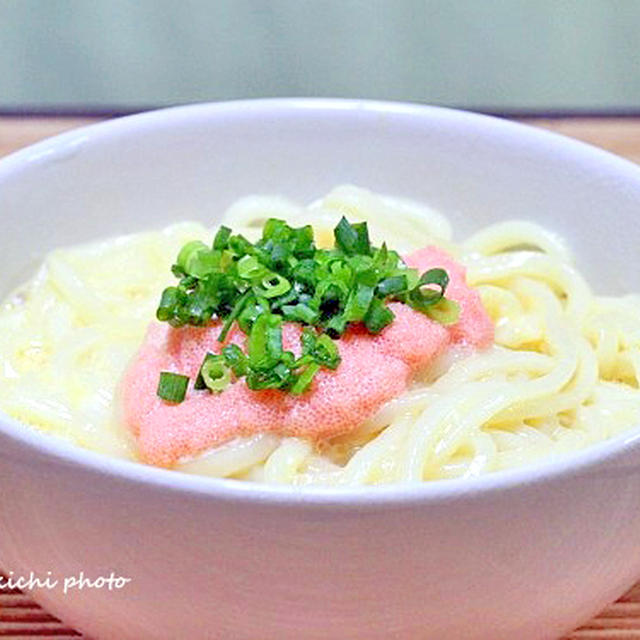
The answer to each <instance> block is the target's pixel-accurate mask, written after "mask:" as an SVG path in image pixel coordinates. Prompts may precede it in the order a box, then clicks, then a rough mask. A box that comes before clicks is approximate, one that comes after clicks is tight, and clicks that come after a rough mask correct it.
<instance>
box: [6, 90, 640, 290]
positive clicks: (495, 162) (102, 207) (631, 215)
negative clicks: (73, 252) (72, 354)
mask: <svg viewBox="0 0 640 640" xmlns="http://www.w3.org/2000/svg"><path fill="white" fill-rule="evenodd" d="M347 182H350V183H354V184H357V185H359V186H363V187H367V188H369V189H371V190H373V191H379V192H382V193H389V194H394V195H401V196H405V197H409V198H414V199H417V200H419V201H423V202H425V203H428V204H430V205H431V206H433V207H435V208H438V209H440V210H441V211H442V212H444V213H445V214H446V215H448V216H449V217H450V219H451V221H452V222H453V225H454V230H455V234H456V237H457V238H459V239H461V238H464V237H465V236H466V235H467V234H469V233H470V232H472V231H474V230H475V229H478V228H480V227H482V226H483V225H486V224H489V223H491V222H495V221H498V220H504V219H510V218H526V219H530V220H534V221H537V222H540V223H542V224H544V225H546V226H548V227H549V228H551V229H555V230H557V231H558V232H559V233H561V234H562V235H563V236H564V237H565V238H566V239H567V240H568V241H569V243H570V245H571V246H572V248H573V249H574V251H575V253H576V255H577V258H578V266H579V267H580V269H581V270H582V271H583V272H584V273H585V275H586V276H587V277H588V278H589V280H590V282H592V283H593V284H594V286H595V287H596V289H597V290H600V291H602V292H607V293H617V294H620V293H624V292H627V291H631V290H633V289H634V288H636V289H637V288H638V282H637V280H638V278H637V274H638V273H640V252H639V251H638V250H637V247H638V246H639V240H640V230H639V227H638V221H639V220H640V170H639V169H637V168H636V167H634V166H633V165H631V164H630V163H627V162H625V161H623V160H620V159H618V158H616V157H614V156H612V155H609V154H606V153H604V152H601V151H598V150H596V149H593V148H591V147H588V146H586V145H583V144H580V143H577V142H573V141H570V140H568V139H565V138H562V137H560V136H557V135H554V134H549V133H546V132H541V131H538V130H535V129H533V128H529V127H525V126H522V125H517V124H513V123H509V122H505V121H500V120H497V119H494V118H488V117H484V116H478V115H474V114H469V113H465V112H459V111H452V110H447V109H440V108H429V107H422V106H414V105H402V104H390V103H375V102H362V101H343V100H262V101H249V102H236V103H221V104H213V105H196V106H191V107H179V108H175V109H168V110H162V111H157V112H152V113H149V114H143V115H140V116H133V117H129V118H123V119H120V120H116V121H111V122H107V123H105V124H99V125H96V126H93V127H89V128H84V129H79V130H76V131H73V132H71V133H68V134H65V135H62V136H59V137H57V138H53V139H51V140H48V141H45V142H43V143H40V144H38V145H35V146H33V147H30V148H28V149H26V150H23V151H21V152H19V153H17V154H14V155H13V156H11V157H9V158H7V159H5V160H3V161H2V162H0V211H2V220H3V233H2V239H1V240H0V244H1V246H2V256H3V257H2V263H3V265H2V266H3V277H2V279H1V282H0V293H3V294H4V293H6V291H7V290H9V289H11V288H12V287H14V286H15V285H17V284H18V283H20V282H22V281H24V280H25V279H26V278H27V277H28V276H29V272H30V270H32V269H33V267H34V265H35V264H37V262H38V261H39V260H40V259H41V258H42V256H43V255H44V254H45V253H46V252H48V251H49V250H51V249H53V248H55V247H58V246H63V245H69V244H73V243H77V242H81V241H86V240H89V239H94V238H100V237H105V236H111V235H114V234H121V233H127V232H132V231H136V230H142V229H148V228H154V227H155V228H157V227H160V226H162V225H164V224H166V223H169V222H172V221H176V220H179V219H197V220H201V221H203V222H205V223H207V224H209V225H211V224H213V223H215V222H216V221H217V220H218V219H219V217H220V215H221V213H222V212H223V211H224V209H225V208H226V207H227V206H228V205H229V204H230V203H232V202H233V201H234V200H235V199H237V198H238V197H241V196H243V195H248V194H252V193H268V194H281V195H285V196H288V197H291V198H294V199H297V200H300V201H303V202H304V201H309V200H311V199H313V198H316V197H318V196H320V195H322V194H324V193H325V192H327V191H328V190H329V189H330V188H331V187H333V186H335V185H337V184H341V183H347ZM634 274H635V278H634Z"/></svg>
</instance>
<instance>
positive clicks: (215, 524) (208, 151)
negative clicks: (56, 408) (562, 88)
mask: <svg viewBox="0 0 640 640" xmlns="http://www.w3.org/2000/svg"><path fill="white" fill-rule="evenodd" d="M344 182H352V183H355V184H358V185H362V186H366V187H368V188H371V189H373V190H375V191H380V192H386V193H390V194H398V195H402V196H406V197H410V198H415V199H417V200H421V201H424V202H427V203H430V204H431V205H433V206H435V207H438V208H440V209H441V210H443V211H444V212H446V213H447V214H448V215H449V216H450V217H451V218H452V220H453V223H454V228H455V229H456V231H457V234H458V236H459V237H462V236H464V235H465V234H467V233H468V232H470V231H472V230H474V229H476V228H478V227H480V226H482V225H485V224H487V223H490V222H494V221H496V220H500V219H505V218H513V217H518V218H529V219H532V220H536V221H538V222H541V223H542V224H545V225H548V226H549V227H551V228H554V229H556V230H557V231H559V232H560V233H562V234H564V236H565V237H566V238H568V240H569V241H570V243H571V244H572V246H573V248H574V250H575V251H576V252H577V254H578V256H579V266H580V268H581V269H582V270H583V271H584V272H585V273H586V275H587V276H588V277H589V278H590V280H591V281H592V282H593V283H594V284H595V285H596V287H600V288H601V289H603V290H607V291H613V292H616V293H622V292H625V291H628V290H632V289H635V290H638V289H639V288H640V287H639V284H640V283H639V279H638V274H639V273H640V250H639V248H638V247H640V230H639V226H638V223H639V221H640V170H638V169H637V168H636V167H634V166H632V165H631V164H629V163H627V162H624V161H622V160H620V159H617V158H615V157H613V156H611V155H609V154H606V153H604V152H601V151H598V150H596V149H593V148H590V147H588V146H586V145H582V144H579V143H576V142H573V141H570V140H567V139H564V138H562V137H559V136H555V135H552V134H549V133H543V132H541V131H538V130H534V129H531V128H527V127H524V126H521V125H517V124H511V123H508V122H504V121H500V120H496V119H492V118H487V117H482V116H478V115H472V114H469V113H463V112H456V111H450V110H445V109H437V108H427V107H420V106H412V105H401V104H385V103H375V102H359V101H356V102H353V101H341V100H264V101H255V102H236V103H226V104H225V103H223V104H213V105H202V106H191V107H181V108H176V109H168V110H163V111H157V112H153V113H149V114H144V115H140V116H134V117H130V118H124V119H121V120H115V121H111V122H107V123H105V124H99V125H96V126H92V127H88V128H84V129H78V130H76V131H73V132H71V133H68V134H65V135H62V136H59V137H57V138H54V139H52V140H49V141H46V142H43V143H40V144H37V145H35V146H33V147H30V148H28V149H26V150H24V151H21V152H19V153H17V154H14V155H13V156H11V157H9V158H6V159H4V160H3V161H2V162H0V212H1V214H0V215H1V219H2V234H1V235H0V248H1V255H2V292H1V293H5V292H6V291H7V290H8V289H9V288H10V287H12V286H13V285H15V284H17V283H18V282H20V281H23V280H24V279H25V278H26V277H28V275H30V269H31V268H32V267H33V265H34V264H35V262H36V260H37V259H38V258H39V257H41V256H42V255H43V254H44V253H45V252H46V251H48V250H50V249H52V248H54V247H56V246H58V245H66V244H70V243H76V242H80V241H84V240H88V239H90V238H96V237H100V236H104V235H112V234H114V233H124V232H130V231H135V230H140V229H145V228H149V227H159V226H161V225H163V224H165V223H168V222H170V221H174V220H176V219H180V218H198V219H201V220H203V221H205V222H207V223H209V224H210V223H212V222H214V221H215V220H216V219H217V217H218V216H219V215H220V213H221V212H222V211H223V209H224V208H225V206H226V205H228V204H229V203H231V202H232V201H233V200H234V199H236V198H237V197H239V196H242V195H246V194H250V193H261V192H262V193H264V192H271V193H278V194H285V195H287V196H291V197H293V198H297V199H301V200H308V199H310V198H314V197H317V196H318V195H319V194H322V193H324V192H326V191H327V190H328V189H329V188H330V187H332V186H334V185H335V184H338V183H344ZM0 478H1V484H0V566H2V567H3V568H4V569H5V570H6V571H14V572H15V575H28V574H29V572H30V571H33V572H35V573H36V574H37V575H40V576H45V575H47V572H48V571H51V572H52V574H51V575H52V577H54V578H59V579H62V578H63V577H68V576H77V575H78V574H79V572H80V571H83V572H84V573H85V575H86V576H88V577H90V578H92V579H94V578H96V577H97V576H100V575H102V576H104V575H109V574H110V573H111V572H112V571H113V572H115V574H116V575H119V576H124V577H128V578H130V579H131V582H129V583H128V584H127V586H126V587H125V588H123V589H120V590H113V591H109V590H108V589H106V588H102V589H95V588H94V589H89V588H85V589H83V590H81V591H79V590H74V591H72V592H70V593H68V594H66V595H65V594H63V593H62V590H61V589H60V588H57V589H40V590H36V591H35V592H34V596H35V597H36V599H37V600H38V601H39V602H41V603H42V605H43V606H45V607H47V608H48V609H49V610H50V611H52V612H53V613H55V614H56V615H58V616H60V617H62V619H64V620H65V621H66V622H68V623H69V624H71V625H74V626H76V627H77V628H78V629H81V630H82V631H84V632H86V633H87V634H90V635H91V636H92V637H93V638H97V639H101V640H110V639H118V640H127V639H130V640H141V639H154V640H155V639H158V640H160V639H171V640H175V639H176V638H189V639H196V638H215V639H220V640H258V639H259V640H294V639H295V640H327V639H330V640H335V639H348V640H377V639H380V640H381V639H385V640H386V639H388V638H394V639H401V640H405V639H411V640H414V639H416V640H417V639H421V640H422V639H439V640H442V639H445V640H446V639H456V640H458V639H462V638H464V639H465V640H471V639H488V640H489V639H490V640H500V639H503V638H504V639H509V640H513V639H514V638H518V640H528V639H531V640H533V639H536V640H540V639H542V638H556V637H558V636H560V635H561V634H562V633H563V632H565V631H567V630H569V629H571V628H573V627H575V626H576V625H577V624H579V623H580V622H582V621H584V620H586V619H588V618H589V617H590V616H592V615H593V614H596V613H597V612H598V610H599V609H600V608H601V607H603V606H604V605H605V604H606V603H607V602H609V601H611V600H613V599H614V598H615V597H616V596H619V595H620V594H621V593H622V592H623V591H624V590H625V589H626V588H627V587H629V586H630V585H631V584H632V583H633V581H634V580H635V579H637V578H638V577H640V543H639V540H640V508H638V506H639V505H640V433H638V432H637V431H635V432H630V433H628V434H627V435H624V436H622V437H619V438H617V439H615V440H612V441H609V442H606V443H604V444H602V445H599V446H597V447H594V448H592V449H590V450H588V451H586V452H584V453H581V454H579V455H574V456H571V457H567V458H564V459H559V460H555V461H550V462H548V463H546V464H544V465H540V466H537V467H535V468H530V469H523V470H517V471H512V472H504V473H497V474H495V475H489V476H487V477H484V478H482V479H480V480H469V481H464V480H462V481H445V482H434V483H429V484H423V485H413V486H389V487H382V488H375V489H362V490H359V489H358V490H322V489H317V490H312V489H304V490H302V489H290V488H282V487H269V486H251V485H249V484H242V483H236V482H233V481H224V480H214V479H207V478H198V477H192V476H186V475H181V474H178V473H173V472H168V471H164V470H159V469H153V468H148V467H145V466H142V465H136V464H132V463H127V462H120V461H116V460H112V459H109V458H107V457H103V456H100V455H97V454H93V453H89V452H86V451H83V450H81V449H76V448H72V447H70V446H67V445H65V444H63V443H60V442H58V441H56V440H55V439H52V438H48V437H46V436H43V435H41V434H40V433H38V432H35V431H32V430H31V429H28V428H25V427H24V426H22V425H20V424H17V423H16V422H14V421H13V420H11V419H9V418H7V417H6V416H4V417H2V418H1V419H0Z"/></svg>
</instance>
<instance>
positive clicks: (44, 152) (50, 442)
mask: <svg viewBox="0 0 640 640" xmlns="http://www.w3.org/2000/svg"><path fill="white" fill-rule="evenodd" d="M304 112H318V114H322V115H323V116H324V115H326V114H328V113H338V114H340V116H341V117H347V118H351V117H357V116H358V114H359V113H360V114H362V113H365V114H371V113H377V114H380V113H386V114H391V115H404V116H408V117H412V118H428V117H435V118H438V119H440V120H448V121H452V122H455V121H457V122H460V123H462V124H464V125H467V126H472V127H473V126H477V127H480V128H483V129H485V130H491V129H493V131H494V132H496V133H504V134H513V135H515V136H516V137H519V138H521V139H522V140H523V141H525V140H529V141H530V142H532V143H541V144H546V145H548V146H553V147H555V148H556V149H560V148H562V149H563V150H564V151H565V152H571V151H573V152H574V153H575V154H576V156H579V157H580V158H581V159H582V161H583V162H585V163H588V162H593V163H597V164H599V165H602V164H607V165H608V166H609V170H610V171H614V172H615V173H616V175H618V176H619V177H620V176H625V177H627V178H628V179H629V180H631V181H635V182H636V183H637V185H638V186H639V187H640V167H638V166H636V165H635V164H633V163H632V162H630V161H628V160H625V159H623V158H620V157H618V156H616V155H614V154H612V153H610V152H608V151H605V150H602V149H598V148H596V147H593V146H591V145H589V144H586V143H584V142H580V141H578V140H574V139H572V138H567V137H565V136H563V135H560V134H557V133H554V132H550V131H546V130H542V129H539V128H535V127H532V126H530V125H527V124H523V123H519V122H512V121H508V120H504V119H502V118H498V117H495V116H489V115H485V114H479V113H475V112H472V111H465V110H461V109H450V108H446V107H440V106H430V105H424V104H417V103H407V102H391V101H378V100H360V99H345V98H261V99H253V100H232V101H223V102H210V103H196V104H188V105H181V106H175V107H167V108H161V109H156V110H152V111H145V112H141V113H137V114H133V115H128V116H123V117H120V118H115V119H109V120H106V121H103V122H98V123H95V124H90V125H86V126H82V127H78V128H76V129H72V130H70V131H67V132H64V133H62V134H59V135H56V136H53V137H50V138H47V139H45V140H42V141H40V142H37V143H35V144H33V145H30V146H28V147H25V148H24V149H21V150H18V151H16V152H14V153H12V154H10V155H8V156H6V157H4V158H2V159H0V179H2V178H3V177H5V176H7V175H9V174H10V173H12V172H13V171H14V170H16V169H17V170H19V169H20V168H21V167H23V166H24V165H25V164H31V163H32V162H37V161H40V160H41V159H42V158H43V157H46V156H48V155H50V154H53V153H55V152H56V151H57V150H60V149H65V148H68V146H69V145H72V146H75V145H77V144H78V143H79V142H82V143H84V142H87V141H89V140H91V139H92V138H93V139H96V138H101V137H102V136H109V135H111V134H113V133H122V132H124V131H126V130H128V129H136V130H139V129H140V128H142V129H144V128H149V129H153V128H154V127H155V126H157V125H158V124H162V123H166V122H167V121H170V122H174V123H175V122H179V121H181V120H183V119H189V118H191V117H193V116H194V115H207V116H211V117H224V116H227V115H230V116H232V117H238V116H242V117H260V116H263V117H264V116H267V115H270V116H279V117H284V116H286V115H287V114H289V115H291V114H292V113H296V114H300V113H304ZM318 114H316V115H318ZM0 434H1V435H2V436H3V437H5V438H8V439H10V440H11V441H13V442H14V443H17V444H21V445H23V446H25V447H26V448H28V449H31V450H33V452H34V453H36V454H39V455H40V456H41V457H43V459H45V460H47V461H48V462H50V463H53V462H56V463H58V464H61V465H64V466H66V467H77V468H80V469H81V470H83V471H85V472H88V473H93V474H98V475H100V476H102V477H109V478H111V479H112V480H119V481H125V482H129V483H135V484H140V485H144V486H146V487H148V488H157V489H162V490H163V491H170V492H179V493H185V492H186V493H191V494H199V495H207V496H211V497H212V498H215V499H217V500H221V501H239V500H240V501H242V502H248V503H255V502H258V503H266V504H270V505H275V506H281V507H291V506H293V505H297V506H314V507H317V506H321V505H323V506H330V507H335V508H340V507H345V508H350V507H353V506H358V508H367V507H374V508H377V507H379V506H385V507H392V506H394V505H398V506H399V505H406V504H415V503H420V504H425V503H436V502H441V501H449V500H451V499H455V498H463V497H465V498H466V497H472V496H482V495H486V494H487V493H493V492H495V491H504V490H514V489H516V490H517V489H518V488H519V487H522V486H530V485H538V484H544V483H547V482H549V481H551V480H559V479H561V478H571V477H575V476H576V475H582V474H584V472H588V471H590V470H591V471H596V472H600V473H601V472H602V467H603V465H604V466H606V464H607V463H609V462H611V461H615V460H616V459H618V458H620V457H621V456H626V455H628V454H629V453H636V450H638V451H637V453H638V460H639V462H640V425H639V426H638V427H634V428H632V429H629V430H627V431H625V432H624V433H621V434H619V435H617V436H615V437H613V438H610V439H608V440H605V441H603V442H600V443H596V444H593V445H590V446H588V447H586V448H585V449H582V450H579V451H576V452H571V453H568V454H564V455H562V456H559V457H557V458H552V459H547V460H543V461H540V462H535V463H533V464H531V465H529V466H526V467H520V468H515V469H507V470H502V471H495V472H491V473H488V474H486V475H482V476H479V477H471V478H456V479H452V480H435V481H425V482H415V483H394V484H389V485H377V486H358V487H352V486H337V487H336V486H332V487H323V486H307V485H304V486H291V485H274V484H266V483H254V482H247V481H240V480H234V479H228V478H214V477H209V476H200V475H194V474H187V473H184V472H180V471H176V470H170V469H163V468H157V467H152V466H149V465H145V464H143V463H141V462H137V461H130V460H125V459H120V458H115V457H112V456H110V455H108V454H103V453H99V452H95V451H92V450H89V449H84V448H82V447H80V446H78V445H76V444H73V443H71V442H68V441H66V440H64V439H63V438H61V437H58V436H55V435H51V434H48V433H45V432H42V431H39V430H37V429H36V428H33V427H30V426H29V425H27V424H25V423H22V422H20V421H18V420H16V419H14V418H12V417H11V416H9V415H8V414H6V413H4V412H2V411H0ZM621 472H624V468H623V469H621Z"/></svg>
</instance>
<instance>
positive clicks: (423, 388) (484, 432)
mask: <svg viewBox="0 0 640 640" xmlns="http://www.w3.org/2000/svg"><path fill="white" fill-rule="evenodd" d="M343 214H345V215H347V216H348V217H349V218H350V219H352V220H367V221H368V222H369V226H370V229H371V235H372V237H373V240H374V241H375V242H376V243H377V244H378V243H381V242H382V240H386V241H387V243H388V244H389V245H390V246H392V247H394V248H396V249H398V250H399V251H400V252H403V253H406V252H409V251H411V250H413V249H417V248H420V247H422V246H424V245H427V244H438V245H440V246H443V247H444V248H446V249H447V250H448V251H449V252H450V253H452V254H453V255H454V257H456V258H457V259H458V260H460V261H461V262H462V263H463V264H465V265H466V267H467V269H468V282H469V284H470V285H472V286H473V287H476V288H477V290H478V291H479V293H480V295H481V297H482V301H483V303H484V305H485V307H486V308H487V310H488V312H489V314H490V316H491V318H492V319H493V321H494V323H495V327H496V344H495V346H494V347H492V348H491V349H489V350H487V351H483V352H477V353H471V354H469V353H465V352H463V351H457V352H450V353H449V354H447V355H446V356H445V357H443V358H442V359H441V360H440V361H439V362H438V363H436V365H435V366H433V367H432V368H431V369H430V370H429V371H428V372H426V373H425V376H424V378H423V379H422V380H418V381H416V382H415V384H414V385H413V387H412V388H411V389H410V390H409V391H408V392H407V393H406V394H405V395H403V396H401V397H399V398H397V399H396V400H394V401H392V402H391V403H389V404H388V405H386V406H385V407H383V408H382V410H381V411H379V413H378V414H377V415H375V416H374V417H372V418H371V419H370V420H368V421H367V422H366V423H365V424H363V425H360V426H359V427H358V428H357V429H356V430H355V431H353V432H352V433H350V434H347V435H344V436H341V437H338V438H335V439H333V440H332V441H330V442H324V443H322V444H321V445H319V446H316V445H314V444H313V443H311V442H308V441H306V440H304V439H301V438H282V437H278V436H276V435H273V434H259V435H256V436H253V437H249V438H241V439H237V440H234V441H232V442H229V443H227V444H225V445H222V446H221V447H218V448H217V449H214V450H212V451H210V452H206V453H204V454H202V455H201V456H199V457H198V458H197V459H193V460H188V461H183V463H182V464H180V465H179V466H178V468H179V469H181V470H183V471H185V472H188V473H196V474H204V475H211V476H224V477H235V478H241V479H249V480H255V481H262V482H272V483H291V484H325V485H326V484H331V485H357V484H375V483H389V482H407V481H420V480H433V479H441V478H456V477H469V476H476V475H479V474H483V473H486V472H490V471H495V470H500V469H507V468H512V467H519V466H523V465H528V464H531V463H533V462H535V461H537V460H540V459H543V458H550V457H553V456H556V455H559V454H564V453H566V452H572V451H575V450H578V449H581V448H583V447H585V446H587V445H590V444H592V443H596V442H600V441H602V440H604V439H606V438H609V437H611V436H613V435H615V434H617V433H619V432H621V431H623V430H625V429H629V428H631V427H633V426H636V425H638V424H640V388H639V387H640V296H638V295H627V296H623V297H604V296H595V295H593V294H592V292H591V291H590V289H589V287H588V285H587V284H586V283H585V281H584V280H583V278H582V277H581V275H580V274H579V273H578V272H577V271H576V269H575V268H574V267H573V265H572V261H571V257H570V255H569V253H568V251H567V248H566V247H565V245H564V243H563V242H562V241H561V240H560V239H559V238H558V237H557V236H555V235H554V234H553V233H550V232H549V231H546V230H544V229H542V228H540V227H539V226H537V225H535V224H532V223H529V222H523V221H515V222H505V223H500V224H495V225H493V226H490V227H488V228H485V229H484V230H482V231H480V232H479V233H477V234H476V235H474V236H472V237H471V238H469V239H467V240H466V241H465V242H463V243H461V244H455V243H453V241H452V236H451V229H450V226H449V223H448V222H447V220H446V219H445V218H444V217H443V216H441V215H440V214H438V213H436V212H434V211H432V210H429V209H427V208H425V207H422V206H419V205H417V204H415V203H409V202H406V201H402V200H398V199H395V198H388V197H382V196H378V195H374V194H371V193H370V192H367V191H364V190H361V189H357V188H355V187H340V188H337V189H335V190H334V191H332V192H331V193H330V194H329V195H327V196H326V197H325V198H323V199H322V200H319V201H317V202H315V203H313V204H312V205H311V206H309V207H307V208H301V207H298V206H296V205H294V204H292V203H291V202H288V201H284V200H281V199H279V198H272V197H249V198H245V199H243V200H241V201H240V202H238V203H237V204H236V205H234V206H233V207H231V209H230V210H229V211H228V212H227V214H226V216H225V219H224V223H225V224H226V225H228V226H230V227H232V228H233V229H234V230H238V231H241V232H242V233H244V234H245V235H247V236H248V237H251V238H255V237H256V235H257V234H258V233H259V229H260V227H261V225H262V222H263V221H264V220H265V219H266V218H268V217H280V218H285V219H287V220H288V221H290V222H293V223H295V224H303V223H312V224H313V226H314V228H315V229H316V236H317V238H318V241H319V242H320V243H323V242H324V243H326V242H327V241H328V240H329V239H330V238H331V229H332V228H333V226H334V225H335V224H336V222H337V221H338V219H339V218H340V216H342V215H343ZM211 236H212V233H211V230H207V229H205V228H204V227H202V226H201V225H198V224H193V223H181V224H176V225H172V226H170V227H168V228H166V229H164V230H162V231H158V232H150V233H141V234H135V235H131V236H127V237H121V238H118V239H112V240H107V241H103V242H99V243H96V244H91V245H86V246H80V247H73V248H70V249H64V250H57V251H54V252H53V253H51V254H50V255H49V256H47V258H46V260H45V263H44V265H43V267H42V269H41V270H40V271H39V272H38V274H37V275H36V277H35V278H34V279H33V280H32V281H31V282H30V283H29V284H28V285H26V286H24V287H22V288H21V289H20V290H19V291H18V292H17V293H16V294H14V295H13V296H12V297H11V298H10V299H9V300H8V301H7V302H6V303H5V304H4V305H3V306H2V309H1V310H0V407H1V408H2V409H3V410H4V411H6V412H7V413H8V414H10V415H12V416H14V417H15V418H18V419H20V420H22V421H23V422H25V423H27V424H30V425H33V426H36V427H38V428H40V429H42V430H44V431H47V432H50V433H52V434H56V435H58V436H62V437H63V438H66V439H68V440H70V441H72V442H74V443H76V444H78V445H80V446H83V447H87V448H89V449H92V450H95V451H99V452H103V453H105V454H108V455H112V456H118V457H124V458H132V459H135V445H134V443H133V442H132V440H131V439H130V437H129V436H128V434H126V433H125V431H124V429H123V427H122V426H121V421H120V420H119V416H118V412H117V410H116V409H115V407H117V404H118V402H117V389H118V382H119V379H120V377H121V375H122V372H123V371H124V369H125V368H126V366H127V364H128V362H129V360H130V359H131V357H132V355H133V354H134V353H135V351H136V349H137V348H138V346H139V345H140V343H141V341H142V338H143V336H144V332H145V329H146V326H147V324H148V322H149V321H150V319H152V318H153V317H154V312H155V307H156V305H157V302H158V297H159V293H160V292H161V290H162V289H163V287H164V286H165V285H166V284H167V282H168V281H169V280H170V275H169V266H170V264H171V262H172V260H173V259H174V257H175V255H176V254H177V251H178V250H179V248H180V247H181V246H182V244H184V243H185V242H186V241H188V240H192V239H195V238H201V239H204V240H205V241H208V240H210V238H211ZM212 419H215V417H214V416H212Z"/></svg>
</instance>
